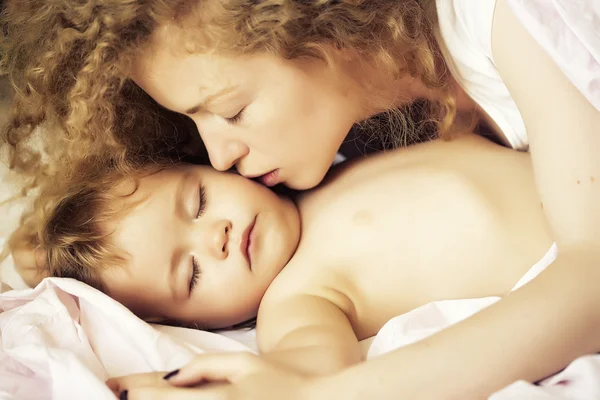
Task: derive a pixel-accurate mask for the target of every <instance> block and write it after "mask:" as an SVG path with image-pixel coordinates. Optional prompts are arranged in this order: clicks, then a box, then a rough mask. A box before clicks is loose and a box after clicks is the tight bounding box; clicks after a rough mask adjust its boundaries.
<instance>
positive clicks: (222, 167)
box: [203, 136, 250, 171]
mask: <svg viewBox="0 0 600 400" xmlns="http://www.w3.org/2000/svg"><path fill="white" fill-rule="evenodd" d="M203 139H204V136H203ZM204 145H205V146H206V149H207V150H208V156H209V158H210V163H211V164H212V166H213V167H214V168H215V169H216V170H218V171H227V170H228V169H230V168H231V167H233V166H234V165H235V164H236V163H237V162H238V161H239V160H240V159H242V158H243V157H245V156H246V155H247V154H248V153H249V151H250V149H249V148H248V146H247V145H246V144H245V143H243V142H241V141H239V140H235V139H227V138H208V137H207V138H206V139H204Z"/></svg>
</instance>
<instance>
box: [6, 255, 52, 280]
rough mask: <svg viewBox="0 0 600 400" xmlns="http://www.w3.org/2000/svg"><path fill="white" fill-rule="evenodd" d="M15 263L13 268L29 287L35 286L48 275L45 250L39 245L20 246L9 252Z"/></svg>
mask: <svg viewBox="0 0 600 400" xmlns="http://www.w3.org/2000/svg"><path fill="white" fill-rule="evenodd" d="M11 254H12V257H13V261H14V263H15V270H16V271H17V272H18V273H19V275H21V278H22V279H23V281H24V282H25V283H26V284H27V286H29V287H35V286H37V285H38V284H39V283H40V282H41V281H42V280H43V279H44V278H47V277H48V268H47V267H48V264H47V261H46V251H45V250H44V249H42V248H41V247H39V246H37V247H36V248H34V249H32V248H28V247H20V248H15V249H14V250H12V252H11Z"/></svg>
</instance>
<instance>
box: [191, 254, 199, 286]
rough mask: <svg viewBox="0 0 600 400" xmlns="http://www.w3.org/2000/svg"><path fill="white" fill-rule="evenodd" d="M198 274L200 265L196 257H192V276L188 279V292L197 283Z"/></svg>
mask: <svg viewBox="0 0 600 400" xmlns="http://www.w3.org/2000/svg"><path fill="white" fill-rule="evenodd" d="M199 275H200V267H199V266H198V261H197V260H196V257H192V278H191V279H190V293H192V292H193V291H194V288H195V287H196V284H197V283H198V276H199Z"/></svg>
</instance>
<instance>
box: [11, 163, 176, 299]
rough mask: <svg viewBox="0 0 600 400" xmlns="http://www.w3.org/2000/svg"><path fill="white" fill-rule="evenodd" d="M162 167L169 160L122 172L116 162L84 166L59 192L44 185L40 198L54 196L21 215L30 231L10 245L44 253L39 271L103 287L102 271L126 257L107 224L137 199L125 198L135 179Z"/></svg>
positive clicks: (103, 289) (132, 189)
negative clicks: (115, 164) (108, 165)
mask: <svg viewBox="0 0 600 400" xmlns="http://www.w3.org/2000/svg"><path fill="white" fill-rule="evenodd" d="M166 167H168V164H153V165H147V166H139V167H137V168H131V167H130V168H128V169H127V171H126V173H124V171H122V170H119V169H117V168H116V166H112V167H109V168H108V169H104V170H101V169H100V168H91V167H90V166H88V168H87V169H86V170H85V171H86V172H85V173H84V175H83V176H81V177H79V178H84V179H79V178H77V179H74V180H73V181H71V182H69V185H65V186H63V187H61V189H60V194H58V193H56V194H55V193H48V191H49V190H50V189H49V188H48V187H46V188H44V190H43V191H42V192H41V193H40V196H39V198H46V197H48V196H53V201H51V202H44V205H43V206H39V205H38V207H35V208H36V210H35V212H33V211H31V210H30V211H29V212H28V213H26V214H25V216H24V219H23V221H22V222H23V226H27V227H28V229H26V230H21V231H20V232H34V234H33V235H31V236H29V237H27V236H25V235H24V234H23V233H22V236H20V237H15V238H14V240H13V242H12V243H11V244H10V245H11V247H17V248H18V247H28V248H37V249H40V250H41V251H42V252H43V254H44V257H42V261H41V262H40V263H39V265H38V266H37V275H38V276H50V277H62V278H74V279H77V280H79V281H82V282H84V283H86V284H88V285H90V286H92V287H95V288H96V289H99V290H102V291H105V287H104V285H103V284H102V279H101V274H102V272H103V271H104V270H105V269H107V268H110V267H116V266H119V265H121V264H122V263H123V262H124V261H125V259H126V254H125V253H123V252H122V251H121V250H120V249H119V248H117V247H116V246H115V245H113V244H112V241H111V234H112V232H111V231H110V228H109V227H110V226H111V224H113V223H114V222H115V221H117V220H118V219H119V217H121V216H123V215H124V214H125V213H126V212H127V211H128V210H130V209H131V208H132V207H135V205H136V204H138V203H136V202H133V201H131V202H129V201H125V200H127V198H129V197H130V196H131V195H133V194H134V193H135V192H136V190H137V187H138V183H139V178H142V177H143V176H145V175H148V174H152V173H156V172H158V171H160V170H162V169H164V168H166ZM17 241H19V243H17Z"/></svg>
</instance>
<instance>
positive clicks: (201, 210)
mask: <svg viewBox="0 0 600 400" xmlns="http://www.w3.org/2000/svg"><path fill="white" fill-rule="evenodd" d="M199 198H200V204H198V213H197V214H196V219H198V218H200V217H201V216H202V214H204V209H205V208H206V190H204V186H202V185H200V193H199Z"/></svg>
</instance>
